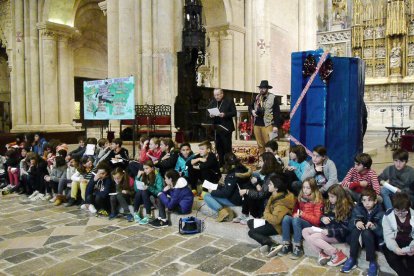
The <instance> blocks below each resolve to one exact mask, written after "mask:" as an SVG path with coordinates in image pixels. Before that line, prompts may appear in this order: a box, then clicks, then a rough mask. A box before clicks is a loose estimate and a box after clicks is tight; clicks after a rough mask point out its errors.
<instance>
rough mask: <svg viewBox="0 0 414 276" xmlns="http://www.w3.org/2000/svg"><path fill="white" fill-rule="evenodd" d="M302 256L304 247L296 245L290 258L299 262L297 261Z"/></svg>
mask: <svg viewBox="0 0 414 276" xmlns="http://www.w3.org/2000/svg"><path fill="white" fill-rule="evenodd" d="M302 256H303V248H302V246H299V245H295V246H294V247H293V251H292V254H291V255H290V258H291V259H292V260H297V259H299V258H301V257H302Z"/></svg>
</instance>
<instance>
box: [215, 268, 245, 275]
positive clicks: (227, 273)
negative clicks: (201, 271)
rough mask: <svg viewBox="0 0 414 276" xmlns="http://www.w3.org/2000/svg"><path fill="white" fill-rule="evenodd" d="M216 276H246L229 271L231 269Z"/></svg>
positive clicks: (238, 272) (232, 270)
mask: <svg viewBox="0 0 414 276" xmlns="http://www.w3.org/2000/svg"><path fill="white" fill-rule="evenodd" d="M217 275H220V276H245V275H247V274H244V273H242V272H240V271H236V270H234V269H231V268H226V269H224V270H222V271H220V272H219V273H217Z"/></svg>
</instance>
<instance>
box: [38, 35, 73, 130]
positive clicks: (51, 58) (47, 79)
mask: <svg viewBox="0 0 414 276" xmlns="http://www.w3.org/2000/svg"><path fill="white" fill-rule="evenodd" d="M41 39H42V42H41V43H42V49H43V55H42V60H43V61H42V64H43V68H42V69H43V70H42V74H43V83H42V89H41V94H42V96H41V105H42V115H41V121H42V124H44V125H45V127H46V125H50V126H57V125H58V123H59V103H60V99H59V94H58V75H57V73H58V68H57V66H58V64H57V35H56V33H54V32H52V31H50V30H47V29H43V30H42V31H41ZM66 104H67V103H66Z"/></svg>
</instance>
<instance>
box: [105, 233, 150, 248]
mask: <svg viewBox="0 0 414 276" xmlns="http://www.w3.org/2000/svg"><path fill="white" fill-rule="evenodd" d="M156 239H157V238H155V237H151V236H148V235H145V234H138V235H135V236H132V237H129V238H126V239H123V240H120V241H117V242H114V243H112V245H111V246H113V247H116V248H120V249H123V250H130V249H134V248H136V247H137V245H144V244H147V243H150V242H152V241H154V240H156Z"/></svg>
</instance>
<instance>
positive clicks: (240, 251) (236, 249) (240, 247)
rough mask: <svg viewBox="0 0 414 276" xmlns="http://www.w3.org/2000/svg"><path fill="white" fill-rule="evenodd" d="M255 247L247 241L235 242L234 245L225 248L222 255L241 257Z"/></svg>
mask: <svg viewBox="0 0 414 276" xmlns="http://www.w3.org/2000/svg"><path fill="white" fill-rule="evenodd" d="M254 249H256V246H254V245H252V244H247V243H239V244H236V245H234V246H232V247H231V248H229V249H227V250H226V251H224V252H223V253H221V254H223V255H227V256H230V257H234V258H241V257H243V256H245V255H247V254H248V253H249V252H250V251H252V250H254Z"/></svg>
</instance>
